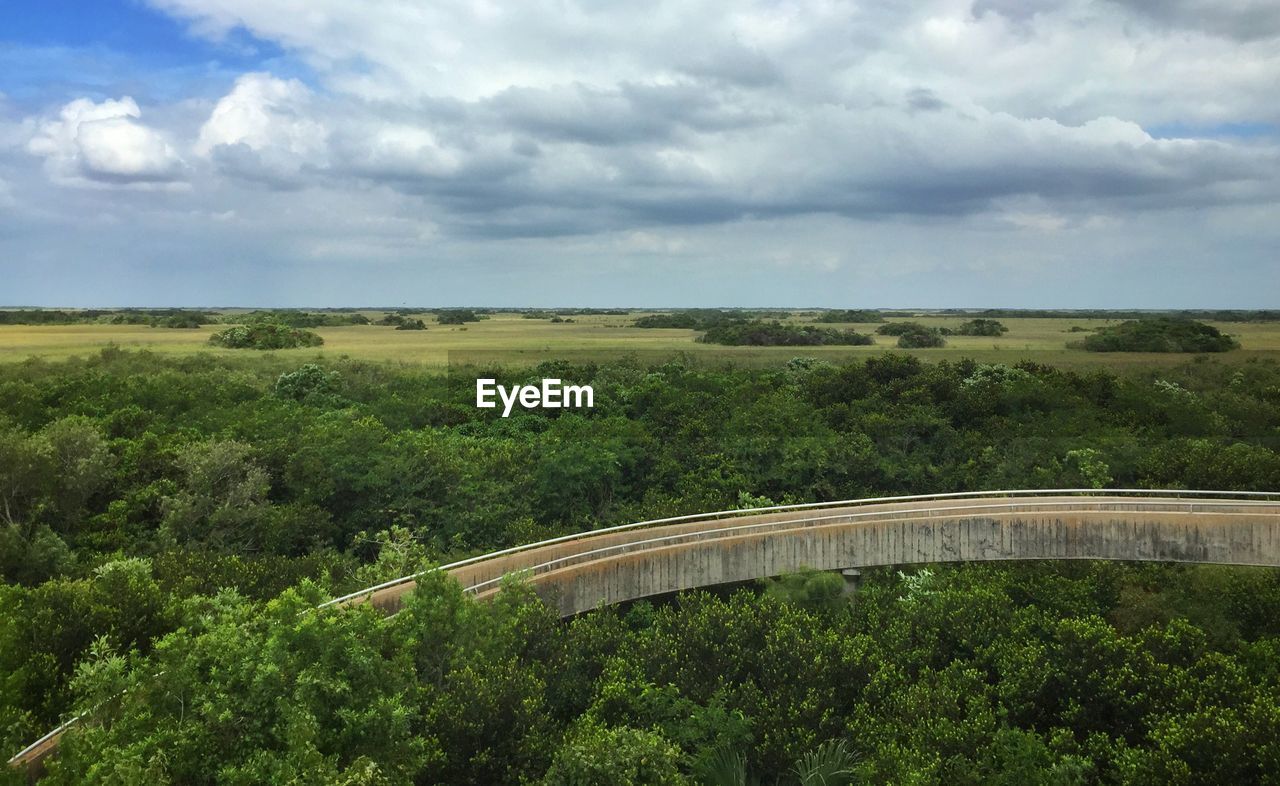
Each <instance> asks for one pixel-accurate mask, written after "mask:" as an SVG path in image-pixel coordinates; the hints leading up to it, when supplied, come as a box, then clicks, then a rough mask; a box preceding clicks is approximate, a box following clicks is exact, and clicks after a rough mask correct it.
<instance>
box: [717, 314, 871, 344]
mask: <svg viewBox="0 0 1280 786" xmlns="http://www.w3.org/2000/svg"><path fill="white" fill-rule="evenodd" d="M698 340H699V341H702V342H705V343H707V344H726V345H729V346H752V347H812V346H823V345H836V344H842V345H855V346H856V345H864V346H865V345H868V344H872V343H874V342H873V341H872V339H871V336H868V335H866V334H864V333H858V332H856V331H853V330H836V329H834V328H820V327H815V326H813V325H788V324H784V323H782V322H765V321H763V320H758V319H757V320H752V321H750V322H726V323H723V324H719V325H715V326H714V327H710V328H707V332H706V333H703V334H702V335H701V336H700V337H699V338H698Z"/></svg>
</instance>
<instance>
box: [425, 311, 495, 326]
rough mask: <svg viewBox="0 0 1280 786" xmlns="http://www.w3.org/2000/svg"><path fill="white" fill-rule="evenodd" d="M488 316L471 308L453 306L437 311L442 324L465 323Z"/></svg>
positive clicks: (437, 319) (437, 318)
mask: <svg viewBox="0 0 1280 786" xmlns="http://www.w3.org/2000/svg"><path fill="white" fill-rule="evenodd" d="M486 318H487V317H486V316H484V315H481V314H478V313H476V312H475V311H473V310H471V309H466V308H453V309H448V310H446V311H439V312H437V313H436V321H437V322H439V323H440V324H441V325H464V324H466V323H468V322H479V321H480V320H481V319H486Z"/></svg>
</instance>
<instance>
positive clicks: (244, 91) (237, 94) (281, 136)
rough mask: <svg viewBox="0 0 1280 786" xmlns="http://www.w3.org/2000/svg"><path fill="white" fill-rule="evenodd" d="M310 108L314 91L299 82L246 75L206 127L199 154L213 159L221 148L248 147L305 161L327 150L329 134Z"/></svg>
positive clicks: (269, 76) (239, 80) (216, 110)
mask: <svg viewBox="0 0 1280 786" xmlns="http://www.w3.org/2000/svg"><path fill="white" fill-rule="evenodd" d="M310 104H311V92H310V91H309V90H308V89H307V88H306V86H305V85H303V84H302V83H301V82H299V81H298V80H296V79H289V80H284V79H278V78H276V77H274V76H272V75H270V74H262V73H254V74H245V75H244V76H242V77H240V78H239V79H237V80H236V84H235V87H233V88H232V90H231V92H230V93H228V94H227V95H226V96H224V97H223V98H222V99H221V100H220V101H218V104H217V106H215V107H214V108H213V113H212V114H211V115H210V116H209V120H208V122H206V123H205V124H204V126H202V127H201V129H200V138H199V141H198V142H197V143H196V152H198V153H200V154H201V155H209V153H210V152H211V151H212V150H213V149H214V148H215V147H218V146H220V145H245V146H246V147H248V148H249V149H251V150H258V151H261V150H273V149H274V150H280V151H283V152H286V153H290V154H293V155H300V156H305V155H309V154H312V153H315V152H316V151H318V150H320V149H321V148H323V146H324V142H325V137H326V135H327V132H326V131H325V128H324V125H323V124H322V123H321V122H319V121H318V120H315V119H314V118H312V117H310V116H309V110H310Z"/></svg>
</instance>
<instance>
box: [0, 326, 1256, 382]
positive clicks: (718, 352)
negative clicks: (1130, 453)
mask: <svg viewBox="0 0 1280 786" xmlns="http://www.w3.org/2000/svg"><path fill="white" fill-rule="evenodd" d="M422 316H423V318H424V319H425V320H426V321H427V322H428V324H429V329H427V330H425V331H415V330H395V329H393V328H390V327H384V326H376V325H352V326H344V327H327V328H315V331H316V332H317V333H319V334H320V335H321V336H322V337H323V338H324V340H325V344H324V346H323V347H320V348H318V349H317V348H312V349H296V350H280V351H276V352H274V353H270V354H272V355H273V356H275V357H276V358H277V359H280V360H285V361H287V360H289V359H296V360H297V361H298V362H301V361H303V360H305V359H309V358H314V357H316V356H327V357H337V356H343V355H345V356H349V357H352V358H356V359H362V360H377V361H390V362H404V363H410V364H415V365H418V364H420V365H426V366H441V367H443V366H446V365H448V364H449V363H450V362H453V363H455V364H458V363H461V364H470V365H487V364H490V363H502V364H511V365H524V364H534V363H538V362H542V361H544V360H549V359H566V360H603V359H610V358H617V357H622V356H626V355H636V356H637V357H639V358H641V359H645V358H652V357H665V356H669V355H674V354H675V353H686V354H687V355H688V356H689V357H690V358H691V359H692V360H694V361H695V362H707V363H709V364H722V363H733V364H737V365H744V366H769V365H777V364H781V363H785V362H786V361H787V360H788V359H790V358H792V357H796V356H797V355H806V356H812V357H818V358H823V359H827V360H832V361H839V360H844V359H850V358H858V357H864V356H867V355H871V354H875V353H882V352H888V351H893V352H905V353H908V354H912V355H918V356H920V357H922V358H925V359H931V360H941V359H959V358H962V357H972V358H974V359H976V360H979V361H982V362H1002V363H1015V362H1018V361H1020V360H1033V361H1036V362H1040V363H1048V364H1052V365H1057V366H1063V367H1076V368H1080V367H1107V368H1118V367H1138V368H1141V367H1156V366H1167V365H1174V364H1179V363H1183V362H1186V360H1187V359H1188V357H1189V356H1187V355H1182V354H1147V353H1096V352H1085V351H1083V350H1080V349H1074V348H1072V347H1070V346H1069V344H1071V343H1074V342H1077V341H1080V340H1081V339H1082V338H1083V337H1084V336H1085V335H1086V334H1085V333H1081V332H1074V333H1073V332H1069V331H1070V329H1071V328H1072V327H1073V326H1079V327H1082V328H1096V327H1099V326H1102V325H1105V324H1108V322H1107V321H1105V320H1086V319H1072V318H1057V317H1055V318H1048V317H1045V318H1020V319H1003V320H1001V321H1002V322H1004V324H1005V325H1007V326H1008V327H1009V332H1008V333H1006V334H1005V335H1004V336H1001V337H1000V338H988V337H969V336H951V337H948V339H947V346H946V347H944V348H941V349H923V350H900V349H898V348H897V345H896V342H897V339H895V338H893V337H889V336H875V341H876V343H875V344H874V345H873V346H864V347H723V346H717V345H714V344H699V343H697V342H696V341H695V340H694V339H695V338H696V337H697V335H698V334H697V333H696V332H695V331H692V330H674V329H673V330H663V329H642V328H635V327H631V323H632V321H633V320H634V319H635V317H636V316H639V313H635V314H631V315H589V316H578V317H574V320H575V321H574V322H571V323H558V324H557V323H551V322H550V321H548V320H545V319H525V318H523V317H521V316H520V315H519V314H515V313H501V314H494V315H492V316H491V317H490V318H488V319H485V320H482V321H480V322H472V323H468V324H466V325H438V324H436V323H435V321H434V318H433V317H432V316H431V315H429V314H424V315H422ZM898 318H899V317H891V319H898ZM902 318H903V319H908V318H909V319H912V320H914V321H918V322H922V323H924V324H927V325H935V326H949V327H954V326H956V325H958V324H959V323H961V322H963V321H965V318H963V317H931V316H920V317H906V316H904V317H902ZM789 321H794V322H796V323H797V324H804V323H808V322H811V318H809V317H806V316H805V315H804V314H793V315H792V316H791V317H789ZM1213 324H1215V325H1216V326H1217V327H1218V328H1220V329H1221V330H1223V331H1224V332H1226V333H1230V334H1232V335H1234V336H1236V337H1237V338H1238V339H1239V341H1240V343H1241V349H1239V350H1236V351H1234V352H1229V353H1224V354H1220V355H1215V356H1214V357H1215V359H1218V360H1222V361H1224V362H1241V361H1244V360H1247V359H1249V358H1256V357H1266V358H1273V359H1276V360H1280V323H1275V322H1271V323H1239V322H1222V323H1213ZM827 326H828V327H852V328H854V329H856V330H858V331H859V332H865V333H872V332H874V330H875V327H876V326H875V325H873V324H852V323H851V324H836V325H827ZM222 327H223V326H218V325H208V326H205V327H202V328H199V329H194V330H180V329H167V328H152V327H146V326H141V325H98V324H91V325H56V326H29V325H0V363H5V362H16V361H21V360H25V359H27V358H29V357H33V356H34V357H41V358H45V359H50V360H54V359H60V358H68V357H73V356H86V355H91V354H96V353H97V352H98V351H100V350H101V349H102V348H104V347H107V346H110V345H115V346H118V347H120V348H124V349H147V350H150V351H152V352H156V353H159V354H176V355H189V354H195V353H209V354H213V355H236V356H243V355H246V354H258V353H253V352H252V351H251V350H230V349H220V348H217V347H213V346H210V345H209V343H208V338H209V335H210V334H212V333H214V332H215V331H217V330H220V329H221V328H222Z"/></svg>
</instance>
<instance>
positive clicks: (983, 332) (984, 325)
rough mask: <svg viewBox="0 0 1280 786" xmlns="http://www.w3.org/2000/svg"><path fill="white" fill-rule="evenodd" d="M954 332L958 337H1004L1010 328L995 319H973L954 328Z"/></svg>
mask: <svg viewBox="0 0 1280 786" xmlns="http://www.w3.org/2000/svg"><path fill="white" fill-rule="evenodd" d="M952 332H953V333H955V335H957V336H1002V335H1004V334H1005V333H1008V332H1009V328H1007V327H1005V326H1004V325H1003V324H1001V323H1000V322H999V321H997V320H994V319H971V320H969V321H968V322H962V323H961V324H960V326H959V327H955V328H952Z"/></svg>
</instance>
